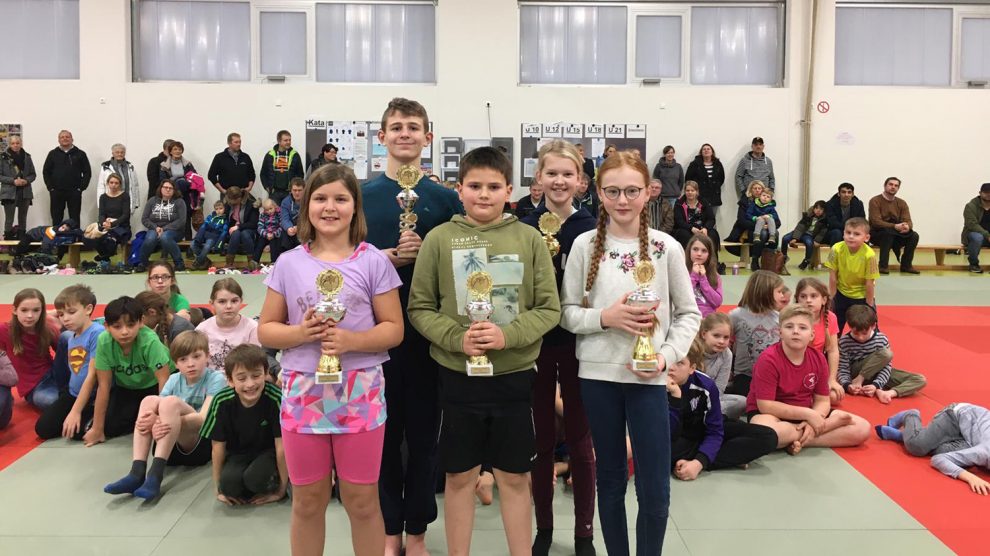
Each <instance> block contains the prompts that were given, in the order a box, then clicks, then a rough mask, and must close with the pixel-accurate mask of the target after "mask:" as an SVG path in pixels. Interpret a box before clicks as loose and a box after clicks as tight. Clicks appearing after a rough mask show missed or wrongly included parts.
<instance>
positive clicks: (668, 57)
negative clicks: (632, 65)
mask: <svg viewBox="0 0 990 556" xmlns="http://www.w3.org/2000/svg"><path fill="white" fill-rule="evenodd" d="M681 21H682V18H681V17H680V16H673V15H637V16H636V74H635V75H636V77H637V78H639V79H650V78H661V79H662V78H665V77H675V78H676V77H680V76H681Z"/></svg>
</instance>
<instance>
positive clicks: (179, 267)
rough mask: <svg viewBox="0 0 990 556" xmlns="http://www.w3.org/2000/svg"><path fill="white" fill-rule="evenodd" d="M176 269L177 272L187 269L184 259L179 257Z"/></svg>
mask: <svg viewBox="0 0 990 556" xmlns="http://www.w3.org/2000/svg"><path fill="white" fill-rule="evenodd" d="M175 271H176V272H185V271H186V263H185V262H184V261H183V260H182V259H179V262H177V263H175Z"/></svg>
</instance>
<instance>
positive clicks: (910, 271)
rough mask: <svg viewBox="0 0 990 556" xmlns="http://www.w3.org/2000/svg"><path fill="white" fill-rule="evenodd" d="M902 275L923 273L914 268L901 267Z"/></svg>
mask: <svg viewBox="0 0 990 556" xmlns="http://www.w3.org/2000/svg"><path fill="white" fill-rule="evenodd" d="M901 274H921V271H920V270H918V269H916V268H914V267H913V266H908V267H903V266H902V267H901Z"/></svg>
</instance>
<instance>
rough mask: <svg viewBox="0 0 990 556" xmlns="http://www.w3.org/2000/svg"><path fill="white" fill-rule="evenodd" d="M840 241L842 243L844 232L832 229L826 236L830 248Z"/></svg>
mask: <svg viewBox="0 0 990 556" xmlns="http://www.w3.org/2000/svg"><path fill="white" fill-rule="evenodd" d="M840 241H842V230H837V229H831V230H829V231H828V233H827V234H825V243H826V244H827V245H828V246H830V247H831V246H832V245H835V244H836V243H839V242H840Z"/></svg>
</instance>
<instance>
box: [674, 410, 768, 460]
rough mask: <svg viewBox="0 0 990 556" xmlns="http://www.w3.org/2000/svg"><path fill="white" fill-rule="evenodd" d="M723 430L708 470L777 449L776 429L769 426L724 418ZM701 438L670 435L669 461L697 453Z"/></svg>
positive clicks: (693, 457) (754, 457) (686, 457)
mask: <svg viewBox="0 0 990 556" xmlns="http://www.w3.org/2000/svg"><path fill="white" fill-rule="evenodd" d="M722 427H723V431H724V433H725V436H724V438H723V439H722V447H721V448H720V449H719V451H718V455H717V456H716V457H715V461H713V462H710V465H709V467H708V469H709V470H715V469H725V468H728V467H739V466H740V465H745V464H747V463H749V462H751V461H753V460H755V459H759V458H761V457H763V456H765V455H767V454H769V453H770V452H772V451H774V450H776V449H777V433H775V432H774V431H773V429H771V428H770V427H764V426H762V425H753V424H750V423H744V422H742V421H736V420H730V419H726V420H725V422H724V423H723V424H722ZM699 444H701V441H700V440H693V439H689V438H685V437H683V436H681V437H679V438H672V439H671V446H670V464H671V468H673V466H674V465H675V464H676V463H677V461H678V460H682V459H685V460H689V461H690V460H692V459H695V458H696V457H697V455H698V445H699Z"/></svg>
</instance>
